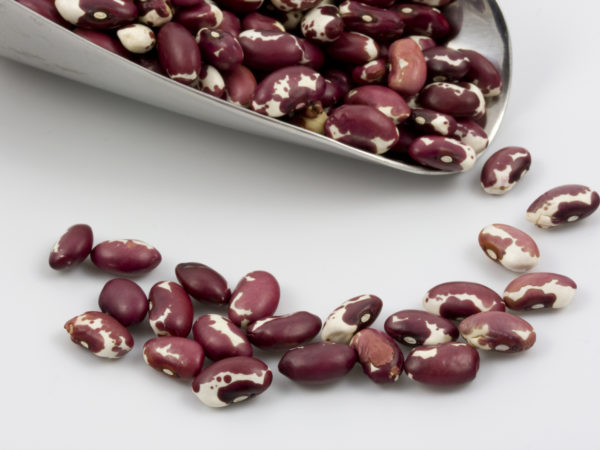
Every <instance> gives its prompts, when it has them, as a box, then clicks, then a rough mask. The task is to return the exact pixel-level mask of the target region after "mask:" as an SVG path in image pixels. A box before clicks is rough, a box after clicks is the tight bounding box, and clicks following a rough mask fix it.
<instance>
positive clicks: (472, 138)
mask: <svg viewBox="0 0 600 450" xmlns="http://www.w3.org/2000/svg"><path fill="white" fill-rule="evenodd" d="M452 137H453V138H454V139H456V140H457V141H460V142H461V143H463V144H465V145H468V146H469V147H471V148H472V149H473V150H475V153H476V154H477V155H479V154H480V153H481V152H483V151H484V150H485V149H486V148H487V146H488V144H489V139H488V135H487V133H486V132H485V130H484V129H483V128H481V126H480V125H479V124H478V123H477V122H475V121H474V120H471V119H458V120H457V121H456V131H455V132H454V136H452Z"/></svg>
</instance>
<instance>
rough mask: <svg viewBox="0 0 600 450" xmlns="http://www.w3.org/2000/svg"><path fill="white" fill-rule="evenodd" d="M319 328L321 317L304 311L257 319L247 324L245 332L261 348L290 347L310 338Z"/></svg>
mask: <svg viewBox="0 0 600 450" xmlns="http://www.w3.org/2000/svg"><path fill="white" fill-rule="evenodd" d="M320 329H321V319H319V317H318V316H315V315H314V314H311V313H309V312H306V311H298V312H295V313H292V314H286V315H284V316H271V317H265V318H264V319H259V320H257V321H256V322H252V323H251V324H250V325H248V328H247V330H246V334H247V335H248V339H249V340H250V342H252V344H254V345H256V346H257V347H259V348H262V349H269V350H270V349H290V348H293V347H296V346H298V345H300V344H303V343H304V342H306V341H308V340H310V339H312V338H313V337H315V336H316V335H317V333H318V332H319V330H320Z"/></svg>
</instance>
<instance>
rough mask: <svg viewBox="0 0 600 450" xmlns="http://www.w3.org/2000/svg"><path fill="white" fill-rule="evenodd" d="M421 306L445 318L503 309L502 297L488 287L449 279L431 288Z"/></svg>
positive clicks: (462, 316) (463, 316) (458, 317)
mask: <svg viewBox="0 0 600 450" xmlns="http://www.w3.org/2000/svg"><path fill="white" fill-rule="evenodd" d="M423 307H424V308H425V309H426V310H427V311H429V312H430V313H432V314H436V315H438V316H442V317H445V318H446V319H454V320H462V319H464V318H465V317H468V316H471V315H473V314H477V313H479V312H483V311H504V309H505V307H504V302H502V298H501V297H500V296H499V295H498V294H496V292H494V291H492V290H491V289H490V288H488V287H486V286H484V285H482V284H479V283H472V282H468V281H450V282H448V283H442V284H439V285H437V286H435V287H433V288H431V289H430V290H429V291H428V292H427V294H425V297H424V298H423Z"/></svg>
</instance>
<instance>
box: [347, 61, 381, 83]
mask: <svg viewBox="0 0 600 450" xmlns="http://www.w3.org/2000/svg"><path fill="white" fill-rule="evenodd" d="M386 75H387V62H386V60H385V59H383V58H377V59H374V60H373V61H369V62H368V63H365V64H362V65H360V66H356V67H355V68H354V69H352V80H353V81H354V82H355V83H356V84H358V85H359V86H363V85H365V84H376V83H380V82H381V81H383V79H384V78H385V76H386ZM382 87H383V86H382Z"/></svg>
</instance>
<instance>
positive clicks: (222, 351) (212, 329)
mask: <svg viewBox="0 0 600 450" xmlns="http://www.w3.org/2000/svg"><path fill="white" fill-rule="evenodd" d="M192 331H193V333H194V339H195V340H196V342H198V343H199V344H200V345H202V348H204V351H205V352H206V356H208V357H209V358H210V359H212V360H213V361H217V360H219V359H223V358H229V357H232V356H252V346H251V345H250V342H249V341H248V338H247V337H246V336H245V335H244V333H243V332H242V330H240V329H239V328H238V327H237V326H236V325H235V324H234V323H233V322H232V321H231V320H229V319H228V318H227V317H223V316H220V315H218V314H205V315H203V316H200V317H198V318H197V319H196V321H195V322H194V326H193V327H192Z"/></svg>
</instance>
